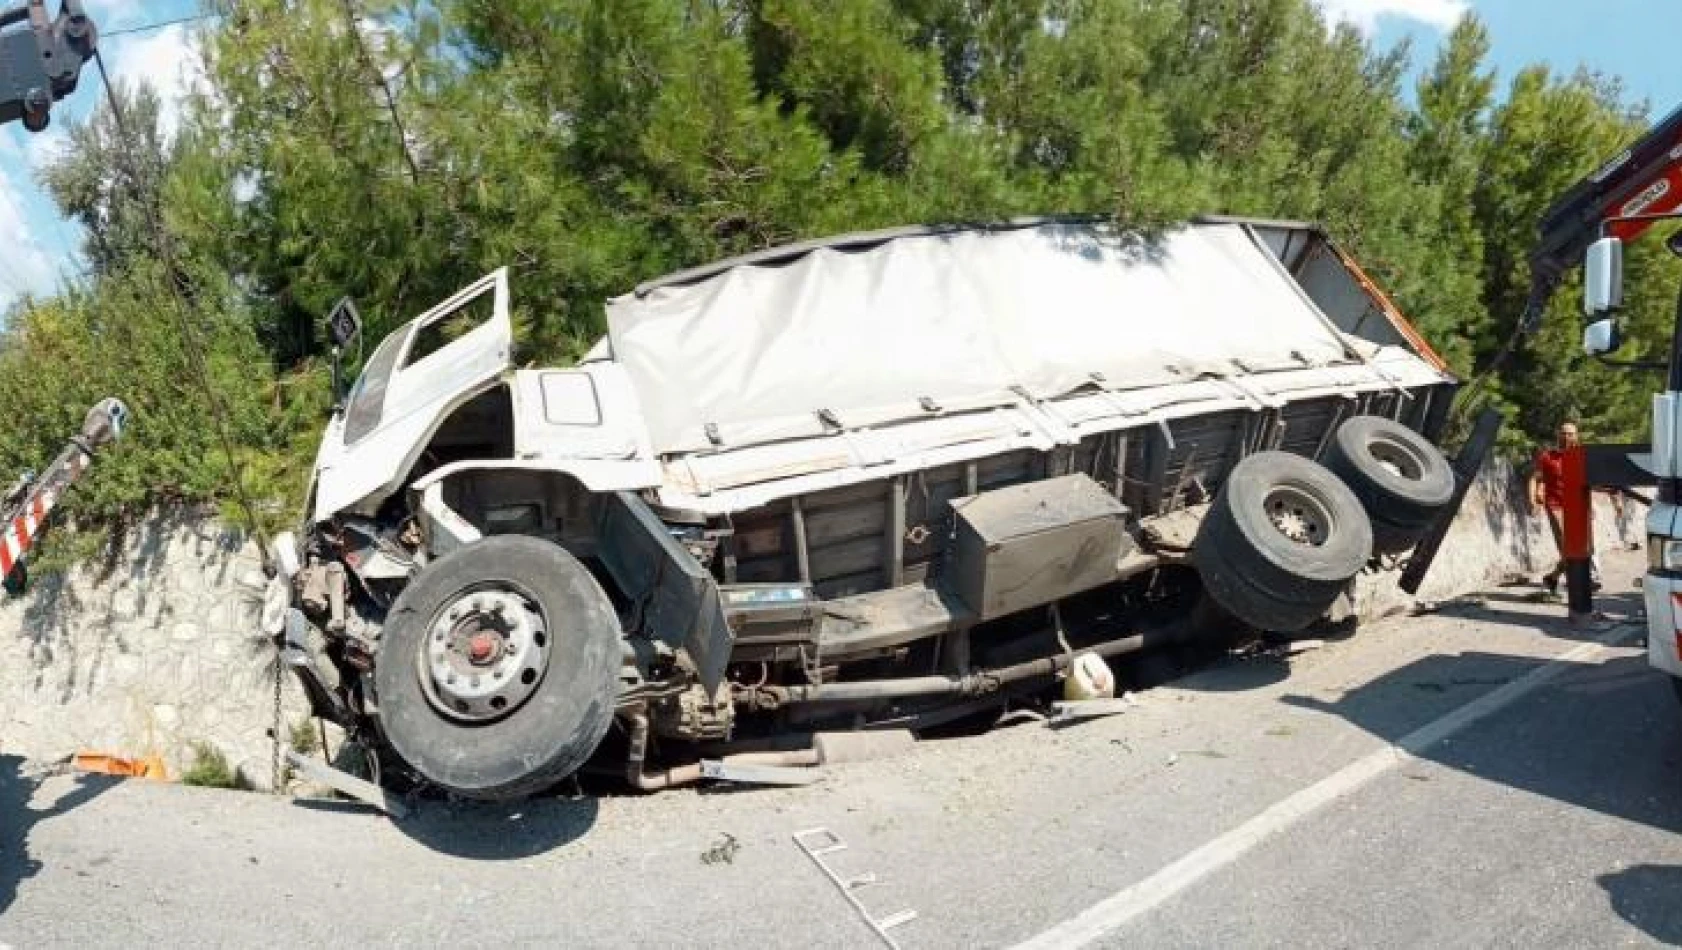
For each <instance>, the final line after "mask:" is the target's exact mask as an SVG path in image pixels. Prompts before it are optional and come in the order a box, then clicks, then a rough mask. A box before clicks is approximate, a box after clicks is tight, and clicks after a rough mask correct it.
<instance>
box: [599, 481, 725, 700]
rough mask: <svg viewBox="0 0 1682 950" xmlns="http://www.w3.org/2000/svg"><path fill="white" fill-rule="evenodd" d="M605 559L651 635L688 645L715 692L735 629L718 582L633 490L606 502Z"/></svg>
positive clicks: (704, 683)
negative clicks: (727, 615)
mask: <svg viewBox="0 0 1682 950" xmlns="http://www.w3.org/2000/svg"><path fill="white" fill-rule="evenodd" d="M598 536H599V537H600V538H601V559H602V563H603V564H605V565H606V566H607V570H608V573H609V574H612V575H613V579H614V581H616V582H617V583H618V584H619V589H620V591H621V592H622V593H623V594H624V595H625V596H626V597H628V598H630V600H631V602H632V603H635V604H637V605H639V613H640V614H641V617H642V625H643V627H644V628H646V630H647V632H648V634H649V636H651V637H653V638H654V639H656V640H660V641H663V642H665V643H668V644H670V645H672V646H673V647H683V648H684V649H686V650H688V651H689V655H690V657H691V658H692V659H694V661H695V667H696V672H697V673H698V674H699V675H700V679H701V685H702V686H703V687H705V688H706V690H707V692H708V693H709V694H710V693H712V692H713V691H714V690H716V689H718V684H719V683H720V682H722V681H723V679H724V669H725V667H726V666H728V665H729V663H730V650H731V647H732V645H733V644H734V642H735V634H734V633H733V632H732V631H731V629H730V624H729V621H728V619H727V618H726V617H725V615H724V604H723V600H722V598H721V597H720V596H719V591H718V584H717V583H715V582H714V581H713V578H712V575H711V574H708V573H707V571H706V569H705V568H703V567H701V565H700V564H698V563H696V561H695V559H694V558H693V557H691V556H690V555H689V552H688V551H686V550H684V547H683V545H681V544H679V543H678V542H677V539H675V538H673V537H672V536H671V534H670V533H668V532H667V530H666V525H665V524H664V523H663V522H661V520H660V518H659V517H658V516H657V515H655V514H654V512H653V510H652V509H650V508H649V507H648V503H647V502H645V501H643V500H642V499H641V498H639V497H637V496H636V495H635V494H632V493H631V492H615V493H614V494H612V495H609V496H608V497H607V499H606V504H604V505H603V506H602V516H601V524H600V526H599V528H598Z"/></svg>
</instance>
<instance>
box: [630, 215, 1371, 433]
mask: <svg viewBox="0 0 1682 950" xmlns="http://www.w3.org/2000/svg"><path fill="white" fill-rule="evenodd" d="M608 326H609V332H610V339H611V345H612V352H613V358H614V360H615V361H617V362H619V363H621V364H622V365H623V366H624V367H625V370H626V372H627V373H628V374H629V376H630V378H631V380H632V382H633V384H634V386H635V387H636V390H637V393H638V396H639V401H640V402H641V405H642V411H643V413H644V415H645V418H646V421H647V425H648V431H649V435H650V437H651V439H652V442H653V445H654V448H655V450H656V451H657V452H662V453H668V452H680V451H687V450H693V449H697V448H701V447H704V446H706V445H707V444H708V440H707V436H706V431H707V426H708V425H712V426H714V427H715V428H714V430H713V431H714V433H715V434H717V435H718V436H719V437H720V439H721V441H722V442H723V443H724V444H725V445H730V444H734V443H737V442H738V441H743V440H746V439H748V438H749V435H748V434H750V433H751V434H752V438H753V439H755V440H757V439H762V438H765V437H773V436H776V435H783V436H793V435H800V434H808V433H809V432H810V430H811V427H813V426H815V425H817V421H816V420H817V414H818V413H819V412H820V411H825V410H827V411H828V412H829V413H832V414H834V415H835V416H837V417H839V418H841V419H842V420H843V422H844V423H845V420H846V419H847V417H848V416H850V415H857V414H860V413H862V414H868V415H884V414H885V415H892V414H893V413H895V412H896V411H899V410H901V409H903V410H904V412H905V413H907V414H913V413H915V412H917V411H918V406H919V405H920V404H921V403H922V402H923V401H924V400H931V401H932V402H933V404H935V405H939V406H942V407H949V406H954V405H973V404H976V403H978V402H985V401H987V400H989V399H994V398H997V399H1000V400H1008V399H1009V398H1010V395H1009V394H1010V390H1011V389H1012V388H1013V387H1020V388H1021V389H1023V390H1026V391H1027V392H1028V393H1030V394H1032V395H1034V396H1035V397H1038V398H1051V397H1055V396H1059V395H1063V394H1065V393H1068V392H1070V391H1071V390H1073V389H1076V388H1078V387H1080V386H1082V385H1090V384H1092V383H1093V382H1094V381H1095V380H1097V381H1101V384H1102V385H1103V386H1105V387H1107V388H1132V387H1136V386H1145V385H1157V384H1161V383H1164V382H1171V381H1175V380H1183V379H1186V378H1188V376H1190V375H1195V374H1197V373H1201V372H1215V373H1232V374H1238V373H1241V372H1243V371H1245V370H1247V371H1262V370H1265V369H1269V368H1285V367H1302V366H1304V365H1305V364H1307V365H1326V364H1331V363H1337V362H1341V361H1344V360H1345V359H1347V358H1348V357H1347V351H1346V349H1345V346H1344V344H1343V342H1342V340H1341V338H1340V337H1339V335H1338V334H1337V333H1336V332H1335V330H1334V329H1333V328H1331V327H1329V326H1328V325H1327V324H1326V322H1325V320H1324V318H1323V317H1322V316H1321V315H1320V314H1319V312H1318V311H1317V310H1316V309H1315V308H1314V305H1313V304H1312V303H1311V302H1309V300H1308V299H1307V298H1306V297H1305V296H1304V295H1303V294H1302V293H1301V291H1300V290H1299V288H1298V287H1297V286H1296V285H1295V284H1294V283H1293V282H1292V281H1291V279H1290V277H1289V276H1288V275H1287V274H1286V273H1285V272H1284V271H1283V270H1282V269H1281V268H1280V267H1279V265H1278V263H1277V262H1276V261H1275V260H1274V259H1273V258H1272V257H1271V255H1270V254H1269V253H1268V252H1267V251H1266V250H1264V249H1262V248H1260V247H1258V246H1257V245H1256V244H1255V243H1254V242H1252V241H1251V239H1250V238H1249V236H1248V235H1246V233H1245V232H1244V231H1243V229H1242V228H1241V227H1239V226H1237V225H1229V224H1221V225H1197V226H1192V227H1188V228H1183V229H1180V230H1177V231H1174V232H1171V233H1169V234H1167V235H1165V236H1163V237H1162V238H1161V239H1159V240H1157V241H1154V242H1143V241H1141V240H1140V239H1138V238H1134V237H1130V236H1129V237H1118V236H1116V235H1115V234H1113V233H1111V232H1107V231H1103V230H1098V229H1095V228H1094V227H1093V226H1091V225H1075V224H1043V225H1038V226H1034V227H1026V228H1019V229H1013V230H1004V231H964V232H957V233H949V234H930V235H915V236H908V237H898V238H894V239H892V240H889V241H887V242H886V243H883V244H880V245H877V246H875V247H872V248H870V249H868V250H859V251H845V250H834V249H819V250H815V251H812V252H810V253H807V254H805V255H804V256H801V257H799V258H797V259H795V260H793V261H791V262H788V263H783V264H780V265H775V266H757V265H744V266H738V267H734V268H731V269H729V270H726V271H724V272H722V273H719V274H717V275H714V276H711V277H708V278H705V279H702V280H700V281H698V282H696V283H692V284H686V285H681V286H664V287H656V288H654V289H652V290H651V291H649V292H648V293H647V294H646V295H645V296H641V297H638V296H635V295H627V296H624V297H619V298H616V299H614V300H613V301H611V302H610V303H609V304H608ZM1234 361H1239V363H1241V364H1242V367H1243V368H1244V369H1242V370H1241V369H1239V368H1238V365H1239V364H1235V363H1234Z"/></svg>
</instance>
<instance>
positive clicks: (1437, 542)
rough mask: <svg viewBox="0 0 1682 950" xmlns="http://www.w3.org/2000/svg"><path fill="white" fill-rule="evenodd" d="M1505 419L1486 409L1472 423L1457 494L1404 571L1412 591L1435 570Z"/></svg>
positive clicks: (1457, 468) (1405, 586) (1457, 460)
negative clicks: (1447, 539)
mask: <svg viewBox="0 0 1682 950" xmlns="http://www.w3.org/2000/svg"><path fill="white" fill-rule="evenodd" d="M1503 421H1505V420H1504V419H1503V418H1502V416H1501V414H1500V413H1499V412H1496V411H1495V410H1494V409H1485V410H1484V411H1483V412H1482V413H1481V414H1480V415H1479V416H1478V421H1477V422H1475V423H1473V424H1472V434H1471V435H1469V436H1467V437H1466V443H1465V444H1464V445H1462V446H1461V447H1460V453H1459V454H1458V455H1456V456H1455V457H1454V476H1455V477H1454V481H1455V485H1454V496H1453V497H1452V498H1450V499H1449V502H1448V504H1447V505H1445V506H1443V510H1442V512H1441V513H1440V514H1438V515H1437V520H1436V521H1435V522H1433V523H1432V524H1431V530H1429V531H1427V532H1425V536H1424V537H1423V538H1420V539H1419V544H1418V545H1416V546H1415V547H1414V549H1413V555H1412V556H1411V557H1409V558H1408V562H1407V567H1405V568H1403V570H1402V578H1401V582H1400V583H1399V585H1398V586H1400V587H1401V589H1402V590H1404V591H1407V592H1408V593H1409V594H1418V593H1419V587H1420V585H1422V584H1424V583H1425V574H1426V573H1427V572H1428V571H1430V570H1431V562H1432V561H1435V560H1436V559H1437V550H1438V549H1439V548H1441V547H1442V544H1443V539H1444V538H1446V537H1448V529H1449V528H1450V527H1452V526H1453V525H1454V518H1455V516H1456V515H1458V514H1459V513H1460V506H1461V504H1463V503H1464V502H1465V501H1466V493H1467V492H1468V491H1470V490H1471V488H1472V482H1474V481H1476V480H1477V477H1478V472H1480V471H1482V470H1483V462H1484V459H1486V458H1488V457H1489V451H1490V449H1493V448H1494V447H1495V437H1496V435H1498V434H1499V433H1500V431H1501V423H1502V422H1503Z"/></svg>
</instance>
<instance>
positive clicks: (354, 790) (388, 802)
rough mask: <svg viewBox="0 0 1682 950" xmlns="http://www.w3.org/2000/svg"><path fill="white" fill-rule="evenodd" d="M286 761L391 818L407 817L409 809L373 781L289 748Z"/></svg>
mask: <svg viewBox="0 0 1682 950" xmlns="http://www.w3.org/2000/svg"><path fill="white" fill-rule="evenodd" d="M286 763H287V764H288V765H290V766H292V767H293V768H295V769H297V770H298V771H299V772H302V773H303V774H304V775H305V777H307V778H309V779H310V780H312V781H316V782H320V783H321V784H323V785H326V786H329V787H330V788H334V789H337V790H338V791H341V792H344V793H345V794H346V795H349V796H350V797H352V798H354V799H356V800H357V801H360V802H363V803H364V804H368V805H372V806H374V807H375V808H378V809H379V810H380V811H383V812H385V813H386V814H388V815H390V816H391V817H393V818H406V817H408V814H409V810H408V809H407V808H405V807H403V805H402V804H401V803H399V802H398V801H397V800H396V799H395V798H393V797H391V796H390V795H388V794H387V793H386V790H385V789H383V788H381V787H379V786H378V785H375V784H374V783H373V782H369V781H365V780H363V779H359V778H357V777H356V776H354V775H351V774H350V773H348V772H341V771H339V770H338V769H336V768H333V767H332V766H330V765H328V764H327V763H325V762H321V761H319V760H316V759H312V758H307V757H305V756H302V755H299V754H298V753H296V752H294V751H292V750H291V749H287V750H286Z"/></svg>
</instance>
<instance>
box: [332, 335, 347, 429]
mask: <svg viewBox="0 0 1682 950" xmlns="http://www.w3.org/2000/svg"><path fill="white" fill-rule="evenodd" d="M344 408H345V383H344V361H343V358H342V354H341V352H340V349H339V347H338V346H337V345H335V346H334V347H333V415H335V416H337V415H338V414H339V413H341V412H343V411H344Z"/></svg>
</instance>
